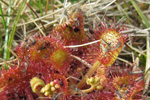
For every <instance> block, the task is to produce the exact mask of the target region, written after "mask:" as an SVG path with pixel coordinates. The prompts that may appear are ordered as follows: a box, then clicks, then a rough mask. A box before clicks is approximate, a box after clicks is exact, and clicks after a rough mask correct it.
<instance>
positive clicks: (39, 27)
mask: <svg viewBox="0 0 150 100" xmlns="http://www.w3.org/2000/svg"><path fill="white" fill-rule="evenodd" d="M27 16H28V17H29V18H30V19H31V20H32V21H33V23H34V24H35V25H36V26H37V27H38V29H39V31H40V32H41V33H42V35H43V36H46V35H45V33H44V32H43V31H42V30H41V28H40V27H39V26H38V24H37V23H36V22H35V21H34V20H33V19H32V18H31V16H30V15H28V14H27Z"/></svg>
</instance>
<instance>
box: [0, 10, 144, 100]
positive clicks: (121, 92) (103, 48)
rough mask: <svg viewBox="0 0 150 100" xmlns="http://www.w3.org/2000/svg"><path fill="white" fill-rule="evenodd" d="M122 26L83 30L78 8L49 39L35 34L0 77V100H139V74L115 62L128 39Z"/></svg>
mask: <svg viewBox="0 0 150 100" xmlns="http://www.w3.org/2000/svg"><path fill="white" fill-rule="evenodd" d="M122 30H125V27H122V26H120V25H115V23H113V24H112V25H109V24H108V23H105V22H102V21H101V22H100V25H97V28H96V29H92V33H90V34H87V33H85V31H84V15H83V13H82V11H81V10H80V9H76V11H75V12H74V13H73V14H72V16H71V17H70V18H69V20H68V22H65V23H63V24H60V25H57V26H55V27H54V28H53V31H52V32H51V33H49V35H47V36H41V35H34V36H31V37H30V38H29V39H27V40H26V41H22V42H21V43H20V45H18V46H17V48H16V50H15V52H16V54H17V56H18V58H19V59H18V61H16V62H14V65H13V66H11V68H10V69H8V70H4V69H3V70H2V71H1V76H0V100H12V99H14V100H22V99H27V100H35V99H37V98H38V99H41V100H47V99H52V100H55V99H58V100H79V99H83V100H134V99H136V100H137V99H143V98H144V97H143V96H142V95H141V93H142V91H143V86H144V84H143V80H142V79H139V78H140V77H141V76H142V74H131V72H132V66H128V65H123V64H117V63H116V64H113V63H114V62H115V61H116V58H117V56H118V55H119V53H120V51H121V49H122V48H123V47H124V44H125V42H126V41H127V35H124V34H120V31H122Z"/></svg>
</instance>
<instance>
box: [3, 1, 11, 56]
mask: <svg viewBox="0 0 150 100" xmlns="http://www.w3.org/2000/svg"><path fill="white" fill-rule="evenodd" d="M10 13H11V0H9V7H8V17H7V20H6V29H5V44H4V56H3V58H4V59H6V55H7V45H8V38H9V29H8V26H9V23H10Z"/></svg>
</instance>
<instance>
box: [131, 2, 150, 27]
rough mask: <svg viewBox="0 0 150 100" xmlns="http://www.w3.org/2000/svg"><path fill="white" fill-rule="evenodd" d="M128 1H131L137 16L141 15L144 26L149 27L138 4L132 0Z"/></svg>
mask: <svg viewBox="0 0 150 100" xmlns="http://www.w3.org/2000/svg"><path fill="white" fill-rule="evenodd" d="M130 2H131V3H132V5H133V6H134V8H135V10H136V11H137V13H138V14H139V16H140V17H141V19H142V20H143V22H144V24H145V26H146V27H150V23H149V21H148V20H147V19H146V17H145V16H144V14H143V13H142V11H141V9H140V8H139V7H138V5H137V4H136V3H135V2H134V1H133V0H130Z"/></svg>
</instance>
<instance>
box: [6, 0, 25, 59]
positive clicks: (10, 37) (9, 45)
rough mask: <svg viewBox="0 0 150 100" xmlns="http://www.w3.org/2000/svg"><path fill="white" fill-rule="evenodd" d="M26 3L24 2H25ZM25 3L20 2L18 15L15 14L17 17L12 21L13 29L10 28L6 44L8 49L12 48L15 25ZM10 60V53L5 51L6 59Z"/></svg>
mask: <svg viewBox="0 0 150 100" xmlns="http://www.w3.org/2000/svg"><path fill="white" fill-rule="evenodd" d="M25 2H26V1H25ZM25 2H22V4H21V5H20V8H19V10H18V13H17V16H16V19H15V20H14V24H13V27H12V31H11V33H10V36H9V42H8V47H9V48H11V46H12V42H13V38H14V35H15V31H16V26H17V23H18V21H19V19H20V16H21V13H22V10H23V8H24V6H25ZM8 58H10V51H9V50H7V53H6V59H8Z"/></svg>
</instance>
